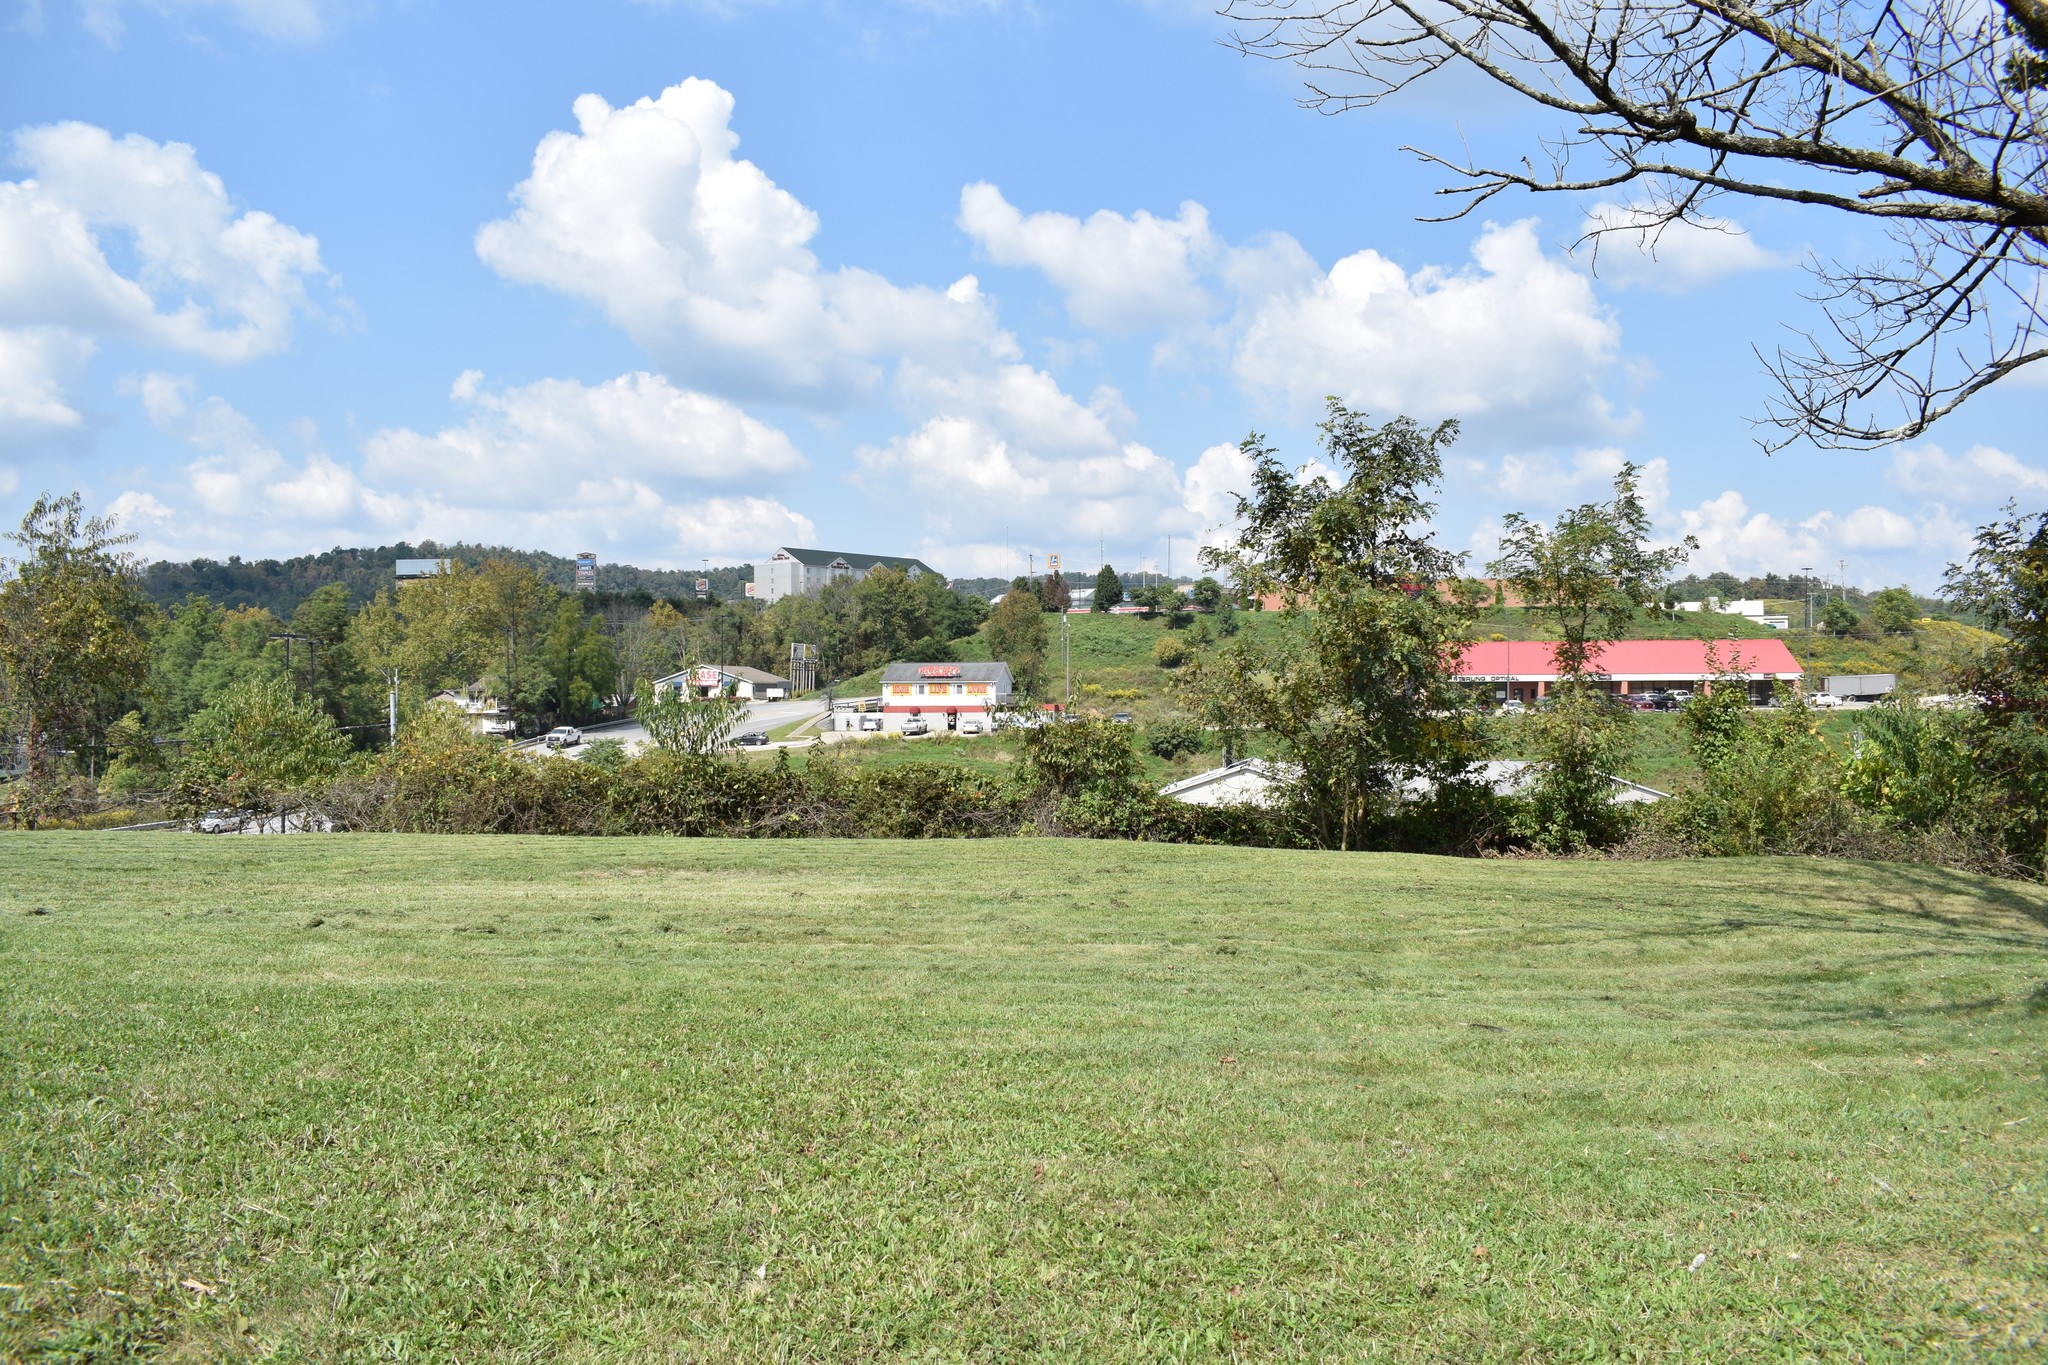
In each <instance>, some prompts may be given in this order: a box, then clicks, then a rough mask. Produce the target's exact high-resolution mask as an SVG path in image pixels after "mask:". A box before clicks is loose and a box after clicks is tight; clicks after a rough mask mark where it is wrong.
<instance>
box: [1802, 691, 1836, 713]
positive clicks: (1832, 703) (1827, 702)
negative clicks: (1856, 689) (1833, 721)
mask: <svg viewBox="0 0 2048 1365" xmlns="http://www.w3.org/2000/svg"><path fill="white" fill-rule="evenodd" d="M1807 702H1808V704H1810V705H1812V706H1816V707H1818V708H1820V709H1821V710H1823V711H1832V710H1834V709H1835V708H1836V707H1837V706H1840V705H1841V704H1842V699H1841V698H1840V697H1838V696H1836V695H1835V694H1834V693H1832V692H1816V693H1814V694H1813V695H1812V696H1811V697H1808V698H1807Z"/></svg>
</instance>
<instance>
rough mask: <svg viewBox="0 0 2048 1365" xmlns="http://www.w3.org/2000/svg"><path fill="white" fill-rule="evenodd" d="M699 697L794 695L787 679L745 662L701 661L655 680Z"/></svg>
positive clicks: (779, 697) (752, 698) (766, 698)
mask: <svg viewBox="0 0 2048 1365" xmlns="http://www.w3.org/2000/svg"><path fill="white" fill-rule="evenodd" d="M654 685H655V687H657V688H663V687H666V688H671V689H673V690H674V691H677V692H686V693H688V694H690V695H691V696H695V697H738V698H740V699H741V700H742V701H782V700H784V699H785V698H787V697H788V696H789V694H790V682H789V679H787V678H778V677H776V676H775V675H774V674H773V673H768V672H764V671H763V670H761V669H758V668H748V667H746V666H745V665H743V664H699V665H698V666H697V667H695V668H686V669H684V670H683V671H682V672H680V673H671V674H669V675H668V676H667V677H666V678H657V679H655V681H654Z"/></svg>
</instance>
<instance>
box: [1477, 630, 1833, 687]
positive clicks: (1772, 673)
mask: <svg viewBox="0 0 2048 1365" xmlns="http://www.w3.org/2000/svg"><path fill="white" fill-rule="evenodd" d="M1556 648H1557V645H1556V643H1555V642H1554V641H1550V640H1480V641H1478V642H1476V643H1474V644H1470V645H1467V646H1466V647H1465V652H1464V653H1463V654H1462V655H1461V656H1460V657H1459V659H1458V677H1459V680H1460V681H1462V682H1466V683H1470V684H1473V685H1474V686H1479V687H1485V688H1487V689H1488V690H1489V691H1491V692H1492V694H1493V695H1494V696H1495V697H1497V698H1499V699H1500V700H1503V701H1534V700H1535V699H1536V698H1538V697H1541V696H1545V695H1547V694H1548V693H1549V691H1550V685H1551V684H1552V683H1554V682H1556V681H1557V663H1556V659H1555V650H1556ZM1592 668H1593V671H1594V672H1595V673H1597V674H1599V675H1601V678H1602V681H1603V682H1604V683H1605V684H1606V685H1607V690H1608V691H1610V692H1618V693H1621V694H1623V695H1626V694H1629V693H1632V692H1669V691H1673V690H1678V689H1682V690H1685V691H1689V692H1697V691H1699V690H1701V689H1703V688H1708V687H1711V686H1712V685H1713V683H1714V682H1715V680H1717V679H1719V678H1725V677H1729V676H1731V675H1732V676H1734V677H1739V678H1741V679H1742V680H1743V682H1744V683H1745V684H1746V685H1747V686H1748V688H1749V694H1750V696H1751V697H1752V698H1753V699H1755V700H1758V701H1764V700H1767V699H1768V698H1769V697H1770V695H1771V691H1772V689H1773V688H1774V687H1775V686H1776V685H1777V684H1779V683H1781V682H1782V683H1788V684H1790V685H1791V686H1793V687H1799V686H1800V685H1801V683H1802V682H1803V681H1804V679H1805V677H1806V670H1805V669H1803V668H1801V667H1800V666H1799V661H1798V660H1797V659H1795V658H1793V657H1792V651H1791V650H1789V649H1787V648H1785V642H1784V641H1783V640H1610V641H1608V642H1607V643H1605V644H1603V645H1600V646H1599V647H1598V648H1597V649H1596V650H1595V652H1594V654H1593V660H1592Z"/></svg>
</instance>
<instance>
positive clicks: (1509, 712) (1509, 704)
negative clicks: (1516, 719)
mask: <svg viewBox="0 0 2048 1365" xmlns="http://www.w3.org/2000/svg"><path fill="white" fill-rule="evenodd" d="M1528 709H1529V708H1528V707H1526V706H1524V705H1522V703H1520V702H1518V701H1512V700H1511V701H1504V702H1502V703H1501V704H1500V713H1501V714H1502V715H1503V716H1519V715H1521V714H1522V713H1523V712H1524V711H1526V710H1528Z"/></svg>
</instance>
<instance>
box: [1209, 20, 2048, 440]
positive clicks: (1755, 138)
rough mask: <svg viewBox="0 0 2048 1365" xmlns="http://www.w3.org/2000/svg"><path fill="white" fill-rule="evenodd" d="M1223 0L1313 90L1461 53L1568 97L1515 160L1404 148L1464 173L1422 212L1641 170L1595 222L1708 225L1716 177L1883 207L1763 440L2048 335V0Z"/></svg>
mask: <svg viewBox="0 0 2048 1365" xmlns="http://www.w3.org/2000/svg"><path fill="white" fill-rule="evenodd" d="M1222 12H1223V13H1224V14H1225V15H1226V16H1227V17H1229V18H1230V19H1232V20H1233V21H1235V23H1236V29H1235V33H1234V36H1233V38H1232V42H1233V43H1234V45H1235V46H1237V47H1238V48H1239V49H1240V50H1242V51H1244V52H1246V53H1250V54H1253V55H1257V56H1262V57H1269V58H1273V59H1277V60H1285V61H1291V62H1294V63H1296V64H1298V65H1299V66H1301V67H1302V68H1303V69H1304V70H1305V71H1307V72H1308V73H1309V94H1308V96H1307V98H1306V99H1305V100H1304V101H1303V103H1304V104H1306V105H1307V106H1308V107H1310V108H1313V109H1318V110H1321V111H1324V112H1330V113H1336V112H1343V111H1346V110H1352V109H1360V108H1370V107H1372V106H1374V105H1376V104H1379V103H1380V102H1381V101H1383V100H1386V99H1388V98H1389V97H1391V96H1393V95H1395V94H1397V93H1399V92H1400V91H1402V90H1405V89H1407V88H1408V87H1410V86H1412V85H1414V84H1415V83H1416V82H1418V81H1421V80H1424V79H1426V78H1428V77H1430V76H1433V75H1435V74H1436V73H1438V72H1440V71H1442V70H1444V68H1446V67H1462V68H1464V69H1467V70H1473V71H1477V72H1479V73H1480V74H1482V75H1484V76H1485V77H1487V78H1488V79H1489V80H1491V81H1493V82H1495V83H1496V84H1498V85H1500V86H1502V87H1504V88H1505V89H1508V90H1511V91H1513V92H1515V93H1516V94H1518V95H1520V96H1522V97H1523V98H1525V99H1527V100H1529V101H1531V102H1532V103H1534V104H1536V105H1538V106H1540V107H1542V108H1544V109H1548V110H1551V111H1553V112H1554V113H1555V114H1557V115H1558V116H1559V117H1560V124H1559V126H1558V127H1557V129H1556V130H1555V131H1553V132H1552V133H1550V134H1549V135H1547V136H1544V137H1541V138H1539V139H1538V150H1539V153H1540V154H1539V155H1535V156H1531V155H1524V156H1523V157H1522V158H1520V164H1519V165H1518V166H1517V165H1500V164H1494V163H1492V162H1488V161H1482V160H1475V159H1472V158H1471V157H1470V156H1467V157H1465V158H1463V159H1458V160H1454V159H1451V158H1447V157H1444V156H1441V155H1437V154H1435V153H1431V152H1427V151H1423V150H1420V149H1417V148H1413V147H1409V148H1404V150H1406V151H1410V152H1413V153H1414V154H1415V155H1417V156H1419V157H1420V158H1421V159H1422V160H1424V161H1426V162H1428V163H1430V164H1432V165H1436V166H1440V167H1442V168H1444V169H1445V170H1446V171H1448V172H1450V173H1451V174H1452V175H1453V176H1454V177H1455V178H1456V183H1453V184H1450V185H1446V186H1445V187H1443V188H1442V189H1440V190H1439V191H1438V193H1439V194H1444V195H1449V196H1451V197H1453V198H1454V199H1455V200H1456V201H1457V206H1456V208H1455V210H1454V211H1452V212H1448V213H1445V214H1441V215H1437V216H1435V217H1432V218H1429V219H1427V221H1432V222H1442V221H1449V220H1453V219H1457V218H1461V217H1464V216H1465V215H1467V214H1469V213H1471V212H1472V211H1473V210H1474V209H1476V208H1478V207H1479V206H1480V205H1482V204H1485V203H1487V202H1488V201H1489V200H1491V199H1493V198H1494V197H1495V196H1496V195H1498V194H1501V193H1503V192H1504V191H1507V190H1511V189H1520V190H1529V191H1534V192H1537V193H1558V192H1590V191H1599V190H1609V189H1615V188H1618V187H1623V186H1631V187H1634V191H1635V192H1634V193H1633V194H1631V196H1630V198H1631V203H1630V205H1629V210H1630V211H1629V212H1628V213H1627V214H1625V215H1623V216H1622V217H1621V218H1620V219H1619V220H1617V221H1615V222H1612V223H1608V224H1602V225H1596V226H1595V227H1593V228H1592V229H1591V233H1592V234H1593V235H1595V236H1597V235H1598V234H1600V233H1603V232H1610V231H1621V232H1627V233H1629V234H1631V235H1641V236H1644V237H1647V238H1648V239H1649V240H1654V239H1655V236H1656V234H1657V233H1658V232H1659V231H1660V230H1662V229H1663V228H1666V227H1669V226H1671V225H1673V224H1677V223H1688V224H1693V225H1701V224H1703V223H1709V222H1710V220H1709V218H1708V216H1707V213H1706V208H1707V206H1708V205H1709V204H1710V203H1711V202H1712V201H1713V200H1714V199H1715V198H1717V197H1719V196H1721V195H1724V194H1732V195H1741V196H1746V197H1750V198H1757V199H1768V200H1777V201H1782V202H1789V203H1799V204H1814V205H1819V206H1821V207H1825V208H1831V209H1835V210H1838V211H1840V212H1843V213H1849V214H1854V215H1857V216H1859V217H1864V218H1873V219H1878V220H1881V221H1883V222H1885V223H1886V224H1887V227H1888V230H1889V233H1890V236H1891V238H1892V240H1893V242H1894V243H1895V244H1896V245H1897V246H1898V248H1899V250H1900V252H1901V255H1900V257H1899V258H1898V259H1896V260H1893V261H1877V262H1866V263H1857V264H1843V263H1834V264H1822V263H1815V264H1814V266H1813V270H1814V274H1815V276H1816V279H1817V281H1818V286H1819V287H1818V289H1817V290H1816V292H1815V294H1814V296H1813V297H1814V298H1815V300H1816V301H1817V302H1818V303H1819V304H1820V305H1821V307H1822V309H1823V311H1824V312H1825V313H1826V316H1827V327H1826V328H1825V329H1824V333H1805V334H1802V335H1800V337H1799V338H1798V340H1797V342H1796V343H1794V344H1790V345H1788V346H1784V347H1780V348H1778V350H1777V351H1776V354H1775V355H1774V356H1773V357H1771V358H1770V359H1768V360H1767V364H1768V366H1769V368H1770V370H1771V373H1772V374H1773V376H1774V377H1775V378H1776V379H1777V381H1778V386H1779V392H1778V396H1777V398H1776V399H1775V400H1773V401H1772V402H1771V403H1769V404H1768V405H1767V410H1766V413H1765V415H1764V417H1763V418H1762V421H1763V423H1764V424H1766V425H1767V426H1770V427H1772V428H1775V434H1774V435H1773V436H1772V437H1771V438H1770V439H1768V440H1766V442H1765V444H1766V446H1767V447H1768V448H1771V449H1777V448H1779V447H1781V446H1783V445H1785V444H1788V443H1790V442H1791V441H1793V440H1796V439H1800V438H1807V439H1811V440H1814V441H1816V442H1818V443H1820V444H1822V445H1828V446H1840V447H1869V446H1875V445H1882V444H1886V443H1888V442H1891V441H1896V440H1900V439H1904V438H1906V437H1911V436H1914V435H1918V434H1919V433H1921V432H1923V431H1925V430H1926V429H1927V428H1928V427H1929V426H1930V425H1932V424H1933V423H1934V422H1936V421H1938V420H1939V419H1940V418H1941V417H1943V416H1945V415H1947V414H1948V413H1950V412H1952V411H1954V410H1955V409H1956V408H1957V407H1958V406H1960V405H1961V404H1962V403H1963V402H1965V401H1966V400H1968V399H1969V398H1970V397H1971V396H1972V395H1974V394H1976V393H1979V392H1981V391H1982V390H1983V389H1985V388H1987V387H1988V386H1990V385H1991V384H1993V383H1996V382H1997V381H1998V380H1999V379H2001V378H2003V377H2004V376H2005V375H2007V374H2010V373H2012V372H2013V371H2015V370H2017V369H2019V368H2021V367H2023V366H2025V365H2029V364H2032V363H2034V362H2035V361H2036V360H2039V359H2041V358H2042V357H2043V356H2044V355H2048V313H2044V306H2048V297H2044V285H2043V266H2044V263H2048V119H2044V114H2048V0H1342V2H1341V3H1335V4H1331V3H1327V0H1323V2H1321V3H1318V2H1317V0H1228V3H1227V4H1226V6H1225V8H1224V10H1223V11H1222ZM1588 162H1591V163H1595V164H1594V165H1585V163H1588ZM1582 165H1584V166H1585V169H1584V170H1583V171H1579V170H1575V169H1574V167H1575V166H1582ZM1887 407H1889V408H1890V409H1891V412H1890V414H1889V415H1887V411H1886V409H1887Z"/></svg>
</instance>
